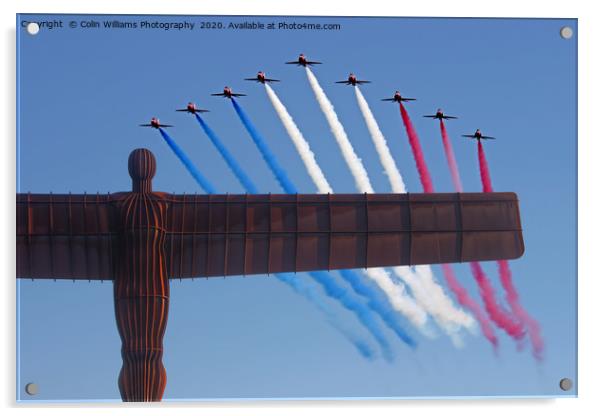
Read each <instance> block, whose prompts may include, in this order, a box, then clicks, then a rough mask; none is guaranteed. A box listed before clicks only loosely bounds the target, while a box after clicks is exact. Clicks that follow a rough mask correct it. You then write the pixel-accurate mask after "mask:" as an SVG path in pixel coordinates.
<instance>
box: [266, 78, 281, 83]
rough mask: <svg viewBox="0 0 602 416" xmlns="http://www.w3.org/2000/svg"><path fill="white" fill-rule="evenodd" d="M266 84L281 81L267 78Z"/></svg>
mask: <svg viewBox="0 0 602 416" xmlns="http://www.w3.org/2000/svg"><path fill="white" fill-rule="evenodd" d="M265 82H280V80H279V79H272V78H266V79H265Z"/></svg>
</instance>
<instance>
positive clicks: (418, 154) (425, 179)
mask: <svg viewBox="0 0 602 416" xmlns="http://www.w3.org/2000/svg"><path fill="white" fill-rule="evenodd" d="M399 110H400V111H401V118H402V119H403V124H404V126H405V128H406V132H407V133H408V139H410V146H411V147H412V153H413V154H414V160H415V162H416V168H417V169H418V174H419V175H420V182H421V183H422V188H423V189H424V192H426V193H432V192H434V190H433V182H432V181H431V175H430V174H429V171H428V168H427V165H426V161H425V160H424V155H423V154H422V147H421V146H420V139H419V138H418V134H417V133H416V130H415V129H414V125H413V124H412V120H410V115H409V114H408V112H407V111H406V109H405V107H404V106H403V103H399Z"/></svg>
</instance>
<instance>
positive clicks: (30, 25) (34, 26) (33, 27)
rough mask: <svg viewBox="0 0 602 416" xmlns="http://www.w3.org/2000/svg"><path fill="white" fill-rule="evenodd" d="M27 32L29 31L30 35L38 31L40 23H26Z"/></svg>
mask: <svg viewBox="0 0 602 416" xmlns="http://www.w3.org/2000/svg"><path fill="white" fill-rule="evenodd" d="M26 28H27V33H29V34H30V35H32V36H33V35H37V34H38V32H39V31H40V25H39V24H37V23H36V22H29V23H27V26H26Z"/></svg>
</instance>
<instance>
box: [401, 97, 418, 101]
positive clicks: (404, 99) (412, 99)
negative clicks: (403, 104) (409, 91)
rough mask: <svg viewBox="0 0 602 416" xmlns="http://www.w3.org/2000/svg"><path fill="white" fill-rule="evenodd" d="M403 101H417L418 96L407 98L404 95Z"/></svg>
mask: <svg viewBox="0 0 602 416" xmlns="http://www.w3.org/2000/svg"><path fill="white" fill-rule="evenodd" d="M401 101H416V98H405V97H402V99H401Z"/></svg>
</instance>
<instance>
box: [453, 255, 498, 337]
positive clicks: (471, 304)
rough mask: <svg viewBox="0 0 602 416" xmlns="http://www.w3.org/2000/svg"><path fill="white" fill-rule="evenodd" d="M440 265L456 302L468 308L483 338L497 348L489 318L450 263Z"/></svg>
mask: <svg viewBox="0 0 602 416" xmlns="http://www.w3.org/2000/svg"><path fill="white" fill-rule="evenodd" d="M441 267H442V268H443V275H444V276H445V281H446V282H447V285H448V286H449V288H450V289H451V291H452V292H454V295H456V299H457V300H458V303H459V304H460V305H462V306H464V307H465V308H466V309H468V310H469V311H470V312H471V313H472V314H473V315H474V316H475V318H476V319H477V322H478V323H479V326H480V327H481V332H483V335H484V336H485V338H487V340H488V341H489V342H490V343H491V344H492V345H493V346H494V347H495V348H497V346H498V339H497V337H496V336H495V333H494V331H493V327H492V326H491V324H490V323H489V319H487V316H486V315H485V313H484V312H483V310H482V309H481V307H480V306H479V304H478V303H477V302H475V300H474V299H473V298H471V297H470V295H469V294H468V292H467V291H466V289H465V288H464V287H463V286H462V285H461V284H460V282H459V281H458V279H457V278H456V275H455V273H454V271H453V269H452V267H451V265H449V264H442V265H441Z"/></svg>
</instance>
